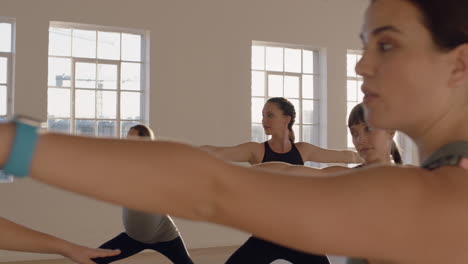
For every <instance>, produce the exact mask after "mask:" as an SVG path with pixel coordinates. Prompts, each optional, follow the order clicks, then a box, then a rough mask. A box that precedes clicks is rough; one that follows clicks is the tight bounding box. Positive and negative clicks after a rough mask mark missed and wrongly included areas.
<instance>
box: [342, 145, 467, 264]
mask: <svg viewBox="0 0 468 264" xmlns="http://www.w3.org/2000/svg"><path fill="white" fill-rule="evenodd" d="M466 158H468V141H458V142H454V143H450V144H447V145H445V146H443V147H442V148H440V149H439V150H437V151H436V152H434V153H433V154H432V155H431V156H430V157H429V158H428V159H426V160H425V161H424V162H423V163H422V166H421V167H422V168H424V169H426V170H435V169H437V168H440V167H443V166H459V165H460V162H462V161H463V159H466ZM346 263H347V264H368V263H369V262H368V261H367V260H365V259H348V260H347V262H346Z"/></svg>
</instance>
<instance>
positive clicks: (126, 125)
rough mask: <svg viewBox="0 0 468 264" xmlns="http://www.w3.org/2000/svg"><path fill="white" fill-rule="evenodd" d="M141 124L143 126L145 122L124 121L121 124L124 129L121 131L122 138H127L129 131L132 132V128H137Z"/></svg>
mask: <svg viewBox="0 0 468 264" xmlns="http://www.w3.org/2000/svg"><path fill="white" fill-rule="evenodd" d="M139 124H143V122H142V121H122V122H121V123H120V126H121V128H122V129H121V131H120V137H121V138H126V137H127V134H128V130H130V128H131V127H132V126H136V125H139Z"/></svg>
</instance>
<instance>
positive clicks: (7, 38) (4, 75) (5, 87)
mask: <svg viewBox="0 0 468 264" xmlns="http://www.w3.org/2000/svg"><path fill="white" fill-rule="evenodd" d="M0 26H1V27H2V29H6V30H5V31H4V30H2V31H1V33H2V35H1V36H0V121H1V120H7V119H9V118H11V117H12V116H13V95H14V67H13V65H14V60H15V32H16V23H15V19H14V18H9V17H0ZM8 31H9V32H8ZM4 34H5V35H4Z"/></svg>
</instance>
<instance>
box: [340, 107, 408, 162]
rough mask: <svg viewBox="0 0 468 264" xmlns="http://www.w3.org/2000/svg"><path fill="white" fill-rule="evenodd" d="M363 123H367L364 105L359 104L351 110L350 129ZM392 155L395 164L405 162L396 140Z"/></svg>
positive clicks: (393, 144)
mask: <svg viewBox="0 0 468 264" xmlns="http://www.w3.org/2000/svg"><path fill="white" fill-rule="evenodd" d="M361 123H366V121H365V118H364V107H363V105H362V103H360V104H357V105H356V106H355V107H353V109H352V110H351V113H350V114H349V116H348V127H351V126H354V125H359V124H361ZM391 154H392V158H393V161H395V163H397V164H402V163H403V160H402V158H401V154H400V149H399V147H398V145H397V143H396V142H395V140H392V149H391Z"/></svg>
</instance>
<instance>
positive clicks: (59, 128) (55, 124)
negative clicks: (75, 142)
mask: <svg viewBox="0 0 468 264" xmlns="http://www.w3.org/2000/svg"><path fill="white" fill-rule="evenodd" d="M47 128H48V130H49V131H52V132H58V133H66V134H69V133H70V119H49V120H47Z"/></svg>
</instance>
